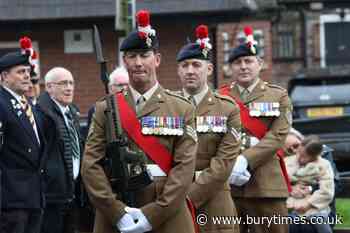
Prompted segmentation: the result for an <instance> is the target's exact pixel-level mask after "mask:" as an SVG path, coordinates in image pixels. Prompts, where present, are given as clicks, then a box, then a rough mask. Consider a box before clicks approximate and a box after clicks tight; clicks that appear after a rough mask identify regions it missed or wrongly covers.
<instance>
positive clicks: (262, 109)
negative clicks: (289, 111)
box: [249, 102, 280, 117]
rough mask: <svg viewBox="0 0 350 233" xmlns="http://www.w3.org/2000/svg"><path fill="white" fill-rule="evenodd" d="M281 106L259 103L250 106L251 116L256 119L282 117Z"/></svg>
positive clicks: (272, 103) (275, 103) (274, 103)
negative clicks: (260, 117)
mask: <svg viewBox="0 0 350 233" xmlns="http://www.w3.org/2000/svg"><path fill="white" fill-rule="evenodd" d="M279 107H280V104H279V103H278V102H266V103H263V102H260V103H259V102H257V103H250V104H249V115H250V116H254V117H259V116H276V117H278V116H279V115H280V111H279Z"/></svg>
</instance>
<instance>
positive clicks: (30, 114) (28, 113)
mask: <svg viewBox="0 0 350 233" xmlns="http://www.w3.org/2000/svg"><path fill="white" fill-rule="evenodd" d="M20 100H21V104H22V108H23V111H24V112H25V113H26V116H27V117H28V120H29V122H30V124H31V125H32V128H33V131H34V133H35V136H36V137H37V140H38V143H39V144H40V140H39V135H38V132H37V127H36V123H35V119H34V114H33V110H32V107H31V106H30V104H29V103H28V100H27V98H26V97H25V96H21V98H20Z"/></svg>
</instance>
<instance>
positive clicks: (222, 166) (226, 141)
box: [177, 25, 241, 233]
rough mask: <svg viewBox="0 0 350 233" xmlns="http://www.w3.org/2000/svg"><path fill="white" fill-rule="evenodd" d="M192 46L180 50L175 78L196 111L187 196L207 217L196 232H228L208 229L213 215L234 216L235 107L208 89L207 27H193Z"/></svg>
mask: <svg viewBox="0 0 350 233" xmlns="http://www.w3.org/2000/svg"><path fill="white" fill-rule="evenodd" d="M196 35H197V37H198V38H197V41H196V42H195V43H188V44H187V45H185V46H184V47H183V48H182V49H181V50H180V51H179V53H178V55H177V62H178V75H179V77H180V80H181V83H182V86H183V91H182V94H183V95H184V97H186V98H187V99H189V100H190V101H192V103H193V104H194V105H195V106H196V111H195V113H196V131H197V134H198V150H197V159H196V172H195V180H194V182H193V184H192V185H191V187H190V192H189V194H188V196H189V198H190V199H191V201H192V202H193V204H194V206H195V208H196V213H197V214H200V213H205V214H206V215H207V216H208V217H209V221H208V223H207V224H200V232H222V233H232V232H236V231H234V226H233V225H231V224H226V225H225V224H221V225H220V224H216V225H215V224H213V223H212V222H211V220H210V218H211V217H214V216H236V215H237V213H236V210H235V206H234V204H233V201H232V198H231V193H230V186H229V183H228V178H229V176H230V174H231V170H232V167H233V164H234V160H235V158H236V157H237V156H238V154H239V149H240V139H239V137H240V136H239V135H240V133H239V132H240V130H241V129H240V127H241V126H240V116H239V108H238V106H237V105H236V104H235V102H234V101H233V100H232V99H231V98H229V97H226V96H223V95H219V94H217V93H214V92H213V91H212V90H210V89H209V87H208V84H207V77H208V76H209V75H211V74H212V72H213V65H212V63H211V62H210V58H211V44H210V43H209V38H208V28H207V26H205V25H200V26H198V27H197V28H196Z"/></svg>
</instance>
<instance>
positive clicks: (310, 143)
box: [301, 135, 323, 158]
mask: <svg viewBox="0 0 350 233" xmlns="http://www.w3.org/2000/svg"><path fill="white" fill-rule="evenodd" d="M301 145H302V146H303V147H304V149H305V152H306V153H307V154H308V155H309V156H311V157H313V158H317V157H318V156H320V155H321V153H322V149H323V146H322V143H321V142H320V138H319V137H318V136H316V135H310V136H308V137H306V138H305V139H304V140H303V141H302V142H301Z"/></svg>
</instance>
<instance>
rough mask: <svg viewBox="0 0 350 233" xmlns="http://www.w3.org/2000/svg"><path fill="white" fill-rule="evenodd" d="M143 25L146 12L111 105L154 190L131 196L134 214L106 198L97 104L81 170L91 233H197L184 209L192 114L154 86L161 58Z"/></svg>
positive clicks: (103, 124) (130, 40)
mask: <svg viewBox="0 0 350 233" xmlns="http://www.w3.org/2000/svg"><path fill="white" fill-rule="evenodd" d="M149 17H150V16H149V13H148V11H145V10H143V11H139V12H138V13H137V21H138V28H137V30H136V31H134V32H132V33H130V34H129V35H128V36H127V37H126V39H125V40H124V41H123V43H122V44H121V48H120V50H121V51H122V52H124V54H123V61H124V64H125V67H126V69H127V71H128V73H129V79H130V80H129V82H130V84H129V86H128V88H127V89H125V90H122V91H119V92H117V93H116V94H114V95H112V98H115V99H116V100H117V105H116V107H117V109H118V112H117V113H118V115H119V118H120V125H121V128H122V132H123V134H124V135H125V136H126V137H127V138H128V144H129V148H130V150H134V151H138V152H139V153H138V154H140V156H141V157H142V158H141V159H144V161H145V165H146V167H147V170H148V171H149V173H150V174H151V175H152V176H153V182H152V183H151V184H149V185H148V186H146V187H145V188H143V189H141V190H139V191H137V192H136V193H135V196H136V207H134V208H131V207H129V206H127V205H126V203H124V202H122V201H121V200H120V198H119V197H118V196H116V194H115V193H114V192H113V191H112V188H111V185H110V183H109V180H108V178H107V177H106V175H105V172H104V169H103V167H102V165H101V161H103V160H104V158H105V152H106V131H107V130H108V127H110V126H109V125H108V124H107V121H106V115H105V114H106V113H105V111H106V101H105V100H102V101H99V102H97V104H96V112H95V114H94V117H93V120H92V124H91V127H90V130H89V134H88V137H87V142H86V146H85V154H84V159H83V166H82V176H83V180H84V183H85V186H86V189H87V191H88V193H89V196H90V199H91V202H92V204H93V205H94V206H95V207H96V218H95V227H94V232H95V233H112V232H115V231H113V230H114V229H116V230H117V232H118V231H120V232H125V233H130V232H149V231H152V232H153V233H158V232H162V233H175V232H176V233H177V232H186V233H193V232H194V229H195V228H194V223H193V220H192V216H191V213H190V211H189V208H188V207H187V204H186V194H187V192H188V189H189V187H190V185H191V183H192V179H193V174H194V167H195V154H196V150H197V140H198V139H197V134H196V132H195V130H194V107H193V106H192V105H191V103H189V102H188V101H187V100H185V99H184V98H183V97H181V96H177V95H175V94H173V93H171V92H170V91H167V90H165V89H163V88H162V87H161V86H160V85H159V83H158V81H157V75H156V69H157V68H158V66H159V65H160V59H161V56H160V53H159V52H158V39H157V37H156V32H155V30H154V29H152V28H151V25H150V24H149ZM107 98H108V97H107ZM130 172H131V173H132V172H134V171H133V170H131V171H130ZM135 173H136V171H135Z"/></svg>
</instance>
